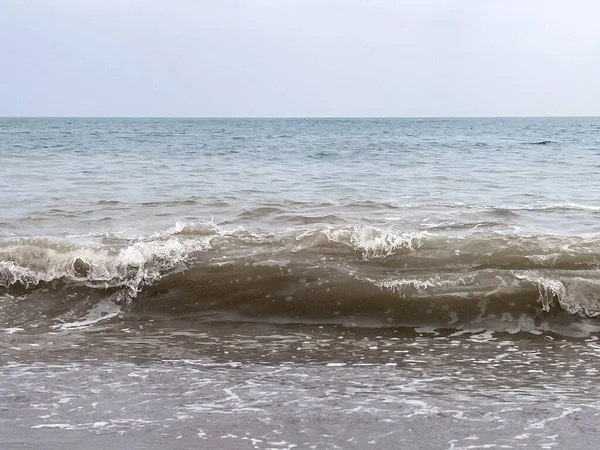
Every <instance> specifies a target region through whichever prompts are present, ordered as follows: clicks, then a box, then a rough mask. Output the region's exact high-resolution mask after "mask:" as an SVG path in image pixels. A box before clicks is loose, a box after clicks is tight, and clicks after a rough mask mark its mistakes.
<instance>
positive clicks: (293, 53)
mask: <svg viewBox="0 0 600 450" xmlns="http://www.w3.org/2000/svg"><path fill="white" fill-rule="evenodd" d="M599 17H600V2H598V1H597V0H570V1H568V2H566V1H563V0H363V1H359V0H168V1H167V0H0V116H68V117H77V116H87V117H90V116H93V117H96V116H113V117H114V116H117V117H125V116H133V117H147V116H149V117H321V116H324V117H331V116H334V117H407V116H408V117H423V116H425V117H426V116H433V117H460V116H467V117H474V116H572V115H575V116H581V115H583V116H586V115H591V116H598V115H600V22H598V18H599Z"/></svg>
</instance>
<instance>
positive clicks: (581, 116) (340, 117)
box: [0, 115, 600, 120]
mask: <svg viewBox="0 0 600 450" xmlns="http://www.w3.org/2000/svg"><path fill="white" fill-rule="evenodd" d="M570 118H573V119H593V118H600V115H597V116H594V115H572V116H568V115H567V116H562V115H561V116H558V115H550V116H535V115H531V116H502V115H500V116H42V115H40V116H37V115H31V116H0V119H198V120H252V119H254V120H288V119H289V120H299V119H317V120H318V119H342V120H344V119H359V120H360V119H363V120H376V119H570Z"/></svg>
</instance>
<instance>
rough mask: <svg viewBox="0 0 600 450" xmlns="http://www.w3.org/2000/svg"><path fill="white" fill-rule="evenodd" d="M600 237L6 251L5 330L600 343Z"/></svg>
mask: <svg viewBox="0 0 600 450" xmlns="http://www.w3.org/2000/svg"><path fill="white" fill-rule="evenodd" d="M599 257H600V237H587V238H584V237H559V236H549V235H546V236H515V235H497V234H486V233H474V234H472V235H471V236H469V237H460V238H458V237H449V236H447V235H439V234H434V233H431V232H427V231H421V232H412V233H408V232H403V231H401V230H400V229H398V228H397V227H388V228H379V227H372V226H367V225H353V226H350V225H348V226H328V227H325V228H322V227H312V228H304V229H295V230H287V231H282V232H280V233H259V232H250V231H246V230H244V229H241V228H234V229H230V230H227V229H226V228H222V227H219V226H217V225H215V224H214V223H196V224H184V223H178V224H177V225H176V226H175V227H173V228H171V229H168V230H165V231H163V232H159V233H154V234H153V235H150V236H146V237H143V238H137V239H122V238H119V237H117V236H111V235H105V236H102V238H101V242H100V243H96V244H66V243H61V242H59V241H56V240H52V239H39V238H36V239H34V238H29V239H22V238H21V239H3V240H2V243H1V244H0V261H1V262H0V285H1V287H0V293H1V294H2V295H3V297H2V303H1V304H0V308H1V311H2V313H3V316H4V317H5V318H6V319H5V327H7V328H15V327H20V328H26V327H29V326H31V325H32V324H35V325H36V327H41V329H46V328H48V327H55V328H72V327H81V326H86V325H90V324H93V323H99V322H102V323H105V322H110V321H119V320H127V319H128V318H136V320H138V319H140V318H144V319H152V320H175V319H182V318H185V319H190V320H196V321H211V322H214V321H239V322H263V323H300V324H339V325H344V326H348V327H356V326H360V327H413V328H415V327H417V328H421V329H428V330H435V329H438V330H440V329H445V330H454V331H455V332H467V331H473V330H491V331H502V332H508V333H516V332H530V333H538V334H539V333H542V332H554V333H560V334H565V335H571V336H580V335H587V334H589V333H592V332H596V331H600V322H597V321H596V319H595V317H597V316H598V315H600V289H598V288H599V287H600V284H599V283H600V277H599V275H598V270H597V268H598V261H599Z"/></svg>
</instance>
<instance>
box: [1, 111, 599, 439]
mask: <svg viewBox="0 0 600 450" xmlns="http://www.w3.org/2000/svg"><path fill="white" fill-rule="evenodd" d="M598 131H600V119H597V118H577V119H574V118H564V119H562V118H561V119H559V118H556V119H427V120H424V119H389V120H388V119H386V120H383V119H382V120H345V119H337V120H316V119H315V120H258V119H257V120H183V119H181V120H180V119H169V120H162V119H143V120H142V119H0V136H1V139H0V202H1V207H2V210H1V213H0V357H1V359H0V361H1V364H2V366H1V368H0V378H1V379H2V381H1V382H0V386H1V387H0V436H2V437H1V438H0V444H1V445H0V446H2V447H3V448H12V447H15V448H16V447H19V448H21V447H22V446H23V445H25V444H26V445H29V446H32V447H34V448H40V447H41V448H51V447H49V446H51V445H55V446H56V448H58V447H59V446H62V447H61V448H64V447H65V446H67V447H69V446H77V447H79V448H86V446H87V448H98V447H102V448H110V447H111V446H113V447H115V448H116V447H120V446H126V447H131V448H137V447H136V446H138V447H139V448H182V447H183V448H190V447H191V448H195V447H198V446H202V448H366V447H369V446H372V447H373V448H399V447H404V448H452V449H458V448H520V447H528V446H536V447H540V448H553V447H555V448H590V440H591V439H593V438H595V437H596V436H597V432H596V426H595V424H594V422H595V418H596V416H597V414H598V411H597V409H598V407H599V406H600V402H598V397H597V395H596V394H595V391H594V389H593V386H594V382H595V377H596V375H597V370H598V363H597V356H598V355H597V350H598V348H600V347H599V346H598V344H597V339H598V336H599V335H600V322H599V321H598V319H597V316H598V315H599V314H600V289H598V287H599V283H600V277H599V275H598V265H599V261H600V258H599V257H600V234H599V233H600V226H599V225H598V224H599V223H600V222H599V221H598V219H599V218H600V203H599V202H598V195H597V193H598V192H600V189H599V188H600V178H599V177H598V176H597V170H598V167H599V166H600V145H599V144H600V138H598V136H599V135H600V134H599V133H598ZM431 430H433V432H432V431H431ZM293 446H296V447H293ZM502 446H504V447H502ZM592 447H593V445H592Z"/></svg>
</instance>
